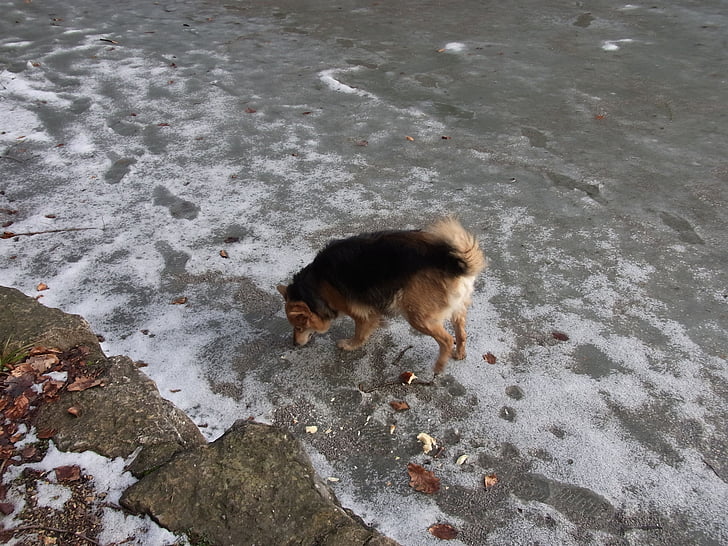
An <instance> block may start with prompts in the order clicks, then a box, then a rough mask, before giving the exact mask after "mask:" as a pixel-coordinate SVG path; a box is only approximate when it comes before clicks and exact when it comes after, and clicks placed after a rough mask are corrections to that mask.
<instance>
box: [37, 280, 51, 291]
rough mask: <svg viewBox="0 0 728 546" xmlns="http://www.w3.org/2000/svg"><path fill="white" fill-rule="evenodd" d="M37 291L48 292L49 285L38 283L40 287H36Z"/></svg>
mask: <svg viewBox="0 0 728 546" xmlns="http://www.w3.org/2000/svg"><path fill="white" fill-rule="evenodd" d="M35 289H36V290H37V291H38V292H42V291H43V290H48V285H47V284H46V283H44V282H41V283H38V286H36V287H35Z"/></svg>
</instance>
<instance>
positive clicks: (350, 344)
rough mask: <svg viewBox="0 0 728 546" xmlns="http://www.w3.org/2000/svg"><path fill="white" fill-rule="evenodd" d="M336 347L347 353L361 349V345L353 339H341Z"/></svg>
mask: <svg viewBox="0 0 728 546" xmlns="http://www.w3.org/2000/svg"><path fill="white" fill-rule="evenodd" d="M336 345H337V346H338V347H339V349H344V350H345V351H353V350H354V349H358V348H359V347H361V343H356V342H355V341H354V340H353V339H340V340H339V341H337V342H336Z"/></svg>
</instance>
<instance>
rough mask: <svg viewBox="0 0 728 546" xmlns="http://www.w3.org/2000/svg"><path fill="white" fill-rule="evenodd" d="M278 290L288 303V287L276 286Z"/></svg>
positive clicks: (283, 285)
mask: <svg viewBox="0 0 728 546" xmlns="http://www.w3.org/2000/svg"><path fill="white" fill-rule="evenodd" d="M276 290H278V292H280V293H281V296H283V299H284V300H286V301H288V287H287V286H286V285H285V284H279V285H278V286H276Z"/></svg>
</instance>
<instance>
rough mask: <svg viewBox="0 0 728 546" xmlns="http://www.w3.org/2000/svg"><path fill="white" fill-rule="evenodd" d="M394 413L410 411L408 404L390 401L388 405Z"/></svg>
mask: <svg viewBox="0 0 728 546" xmlns="http://www.w3.org/2000/svg"><path fill="white" fill-rule="evenodd" d="M389 405H390V406H392V409H393V410H394V411H405V410H408V409H410V407H409V404H408V403H407V402H405V401H403V400H392V401H391V402H390V403H389Z"/></svg>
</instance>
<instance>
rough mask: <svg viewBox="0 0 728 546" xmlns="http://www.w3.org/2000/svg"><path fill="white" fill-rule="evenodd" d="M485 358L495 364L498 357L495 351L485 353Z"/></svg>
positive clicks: (489, 362)
mask: <svg viewBox="0 0 728 546" xmlns="http://www.w3.org/2000/svg"><path fill="white" fill-rule="evenodd" d="M483 360H485V361H486V362H487V363H488V364H495V362H496V358H495V355H494V354H493V353H485V354H484V355H483Z"/></svg>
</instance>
